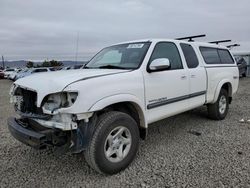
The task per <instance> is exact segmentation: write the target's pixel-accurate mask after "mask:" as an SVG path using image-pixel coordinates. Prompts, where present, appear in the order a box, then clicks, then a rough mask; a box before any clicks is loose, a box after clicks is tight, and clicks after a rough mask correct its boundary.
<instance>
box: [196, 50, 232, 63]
mask: <svg viewBox="0 0 250 188" xmlns="http://www.w3.org/2000/svg"><path fill="white" fill-rule="evenodd" d="M200 52H201V54H202V57H203V59H204V61H205V63H206V64H234V60H233V57H232V56H231V54H230V53H229V51H228V50H226V49H220V48H212V47H200Z"/></svg>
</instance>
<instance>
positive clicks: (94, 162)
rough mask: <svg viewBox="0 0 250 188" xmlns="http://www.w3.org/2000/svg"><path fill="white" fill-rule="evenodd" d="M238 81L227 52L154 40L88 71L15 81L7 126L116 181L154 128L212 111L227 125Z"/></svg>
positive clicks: (102, 57) (96, 62)
mask: <svg viewBox="0 0 250 188" xmlns="http://www.w3.org/2000/svg"><path fill="white" fill-rule="evenodd" d="M238 82H239V72H238V68H237V65H236V63H235V61H234V59H233V57H232V55H231V54H230V52H229V51H228V49H227V48H226V47H223V46H219V45H215V44H208V43H198V42H185V41H181V40H168V39H149V40H138V41H132V42H126V43H120V44H116V45H113V46H110V47H106V48H104V49H103V50H101V51H100V52H99V53H98V54H97V55H96V56H94V57H93V58H92V59H91V60H90V62H89V63H88V64H87V65H85V67H84V68H83V69H79V70H69V71H57V72H50V73H41V74H37V75H31V76H29V77H26V78H22V79H20V80H18V81H16V82H15V83H14V84H13V86H12V88H11V90H10V94H11V102H12V103H14V108H15V110H16V112H17V114H19V118H14V117H10V118H9V119H8V127H9V130H10V132H11V134H12V135H13V136H14V137H15V138H16V139H17V140H19V141H21V142H23V143H25V144H27V145H29V146H32V147H34V148H37V149H43V148H46V147H50V146H52V147H55V148H57V149H59V150H60V151H63V152H67V151H70V152H73V153H80V152H82V151H83V153H84V156H85V158H86V161H87V162H88V164H89V165H90V166H91V167H92V168H94V169H95V170H97V171H98V172H101V173H105V174H114V173H117V172H119V171H121V170H123V169H125V168H126V167H127V166H128V165H129V164H130V163H131V162H132V160H133V159H134V157H135V156H136V152H137V150H138V145H139V140H140V138H141V139H145V137H146V134H147V128H148V125H149V124H151V123H153V122H156V121H158V120H161V119H164V118H167V117H170V116H173V115H176V114H180V113H182V112H185V111H188V110H191V109H194V108H197V107H199V106H202V105H207V107H208V116H209V117H210V118H212V119H215V120H222V119H224V118H225V117H226V115H227V113H228V108H229V104H230V103H231V101H232V97H233V95H234V94H235V93H236V91H237V88H238Z"/></svg>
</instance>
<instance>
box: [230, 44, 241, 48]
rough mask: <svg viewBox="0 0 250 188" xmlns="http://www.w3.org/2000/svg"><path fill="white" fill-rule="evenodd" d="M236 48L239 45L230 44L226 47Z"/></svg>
mask: <svg viewBox="0 0 250 188" xmlns="http://www.w3.org/2000/svg"><path fill="white" fill-rule="evenodd" d="M237 46H240V44H231V45H228V46H227V48H233V47H237Z"/></svg>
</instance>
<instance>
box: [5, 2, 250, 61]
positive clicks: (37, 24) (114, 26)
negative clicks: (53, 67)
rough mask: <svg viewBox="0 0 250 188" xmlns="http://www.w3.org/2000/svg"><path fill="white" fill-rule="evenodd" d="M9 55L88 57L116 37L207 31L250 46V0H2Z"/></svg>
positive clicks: (211, 36) (172, 35)
mask: <svg viewBox="0 0 250 188" xmlns="http://www.w3.org/2000/svg"><path fill="white" fill-rule="evenodd" d="M0 24H1V25H0V55H4V56H5V58H6V59H7V60H19V59H29V60H44V59H47V58H48V59H57V60H66V59H67V60H68V59H71V60H74V59H75V54H76V46H77V45H76V41H77V33H79V47H78V60H87V59H89V58H90V57H91V56H92V55H93V54H95V53H96V52H97V51H99V50H100V49H101V48H103V47H105V46H107V45H111V44H113V43H117V42H122V41H127V40H134V39H142V38H176V37H182V36H186V35H193V34H207V37H206V38H204V39H200V40H201V41H211V40H217V39H232V40H233V41H234V42H236V43H240V44H241V47H239V48H238V49H237V50H244V51H247V50H248V51H250V1H249V0H240V1H236V0H169V1H167V0H127V1H126V0H99V1H97V0H91V1H83V0H53V1H52V0H41V1H37V0H1V1H0Z"/></svg>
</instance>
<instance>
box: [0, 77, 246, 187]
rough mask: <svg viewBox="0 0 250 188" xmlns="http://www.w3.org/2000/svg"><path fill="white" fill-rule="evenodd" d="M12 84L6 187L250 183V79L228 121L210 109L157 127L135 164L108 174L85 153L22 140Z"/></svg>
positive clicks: (0, 83) (0, 121) (3, 172)
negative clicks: (40, 147)
mask: <svg viewBox="0 0 250 188" xmlns="http://www.w3.org/2000/svg"><path fill="white" fill-rule="evenodd" d="M10 84H11V82H10V81H8V80H0V187H61V186H63V187H229V186H230V187H250V123H240V122H239V120H240V119H242V118H244V119H250V110H249V109H250V95H249V94H250V79H249V78H243V79H241V80H240V87H239V91H238V93H237V95H236V96H235V98H234V100H233V103H232V104H231V106H230V110H229V114H228V116H227V118H226V119H225V120H223V121H212V120H209V119H207V118H206V116H207V111H206V107H201V108H199V109H195V110H192V111H190V112H186V113H183V114H181V115H178V116H174V117H172V118H168V119H165V120H162V121H160V122H157V123H155V124H154V125H151V126H150V128H149V135H148V138H147V140H146V141H141V143H140V150H139V152H138V155H137V157H136V159H135V160H134V162H133V163H132V164H131V165H130V166H129V167H128V168H127V169H126V170H125V171H123V172H121V173H119V174H117V175H113V176H104V175H100V174H97V173H96V172H95V171H94V170H92V169H91V168H89V167H88V166H87V164H86V162H85V160H84V158H83V155H81V154H77V155H73V154H64V155H61V156H59V155H56V154H55V153H53V151H51V150H44V151H37V150H34V149H32V148H30V147H28V146H25V145H23V144H21V143H19V142H18V141H16V140H15V139H14V138H13V137H12V136H11V135H10V133H9V131H8V129H7V126H6V120H7V118H8V117H9V116H11V115H14V111H13V108H12V107H11V105H10V104H9V96H8V91H9V88H10Z"/></svg>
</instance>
